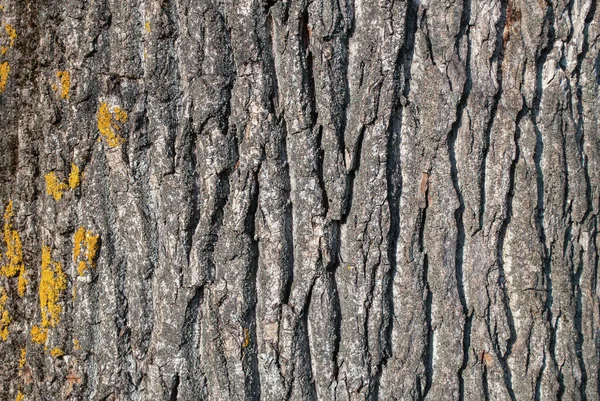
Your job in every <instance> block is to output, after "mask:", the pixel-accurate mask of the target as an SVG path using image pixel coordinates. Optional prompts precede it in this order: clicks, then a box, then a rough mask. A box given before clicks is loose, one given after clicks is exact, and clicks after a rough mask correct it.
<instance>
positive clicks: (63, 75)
mask: <svg viewBox="0 0 600 401" xmlns="http://www.w3.org/2000/svg"><path fill="white" fill-rule="evenodd" d="M56 76H57V77H58V79H60V86H61V92H60V98H61V99H68V98H69V91H70V90H71V74H69V71H58V72H57V73H56Z"/></svg>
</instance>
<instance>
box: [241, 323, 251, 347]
mask: <svg viewBox="0 0 600 401" xmlns="http://www.w3.org/2000/svg"><path fill="white" fill-rule="evenodd" d="M249 345H250V330H248V329H247V328H245V327H244V342H243V343H242V348H248V346H249Z"/></svg>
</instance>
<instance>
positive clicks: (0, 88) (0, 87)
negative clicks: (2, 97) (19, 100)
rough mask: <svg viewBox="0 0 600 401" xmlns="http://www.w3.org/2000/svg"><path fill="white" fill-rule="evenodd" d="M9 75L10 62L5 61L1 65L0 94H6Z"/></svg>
mask: <svg viewBox="0 0 600 401" xmlns="http://www.w3.org/2000/svg"><path fill="white" fill-rule="evenodd" d="M8 74H10V65H9V64H8V61H5V62H4V63H2V64H0V93H2V92H4V90H5V89H6V84H7V83H8Z"/></svg>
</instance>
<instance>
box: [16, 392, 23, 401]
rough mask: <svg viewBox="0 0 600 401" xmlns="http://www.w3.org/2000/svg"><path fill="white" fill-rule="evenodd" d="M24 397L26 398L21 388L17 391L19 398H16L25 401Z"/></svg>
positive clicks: (18, 400)
mask: <svg viewBox="0 0 600 401" xmlns="http://www.w3.org/2000/svg"><path fill="white" fill-rule="evenodd" d="M24 399H25V396H24V395H23V393H22V392H21V390H19V391H17V398H15V401H23V400H24Z"/></svg>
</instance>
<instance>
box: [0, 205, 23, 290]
mask: <svg viewBox="0 0 600 401" xmlns="http://www.w3.org/2000/svg"><path fill="white" fill-rule="evenodd" d="M3 218H4V229H3V239H4V244H5V246H6V253H5V254H4V258H5V259H6V261H7V263H5V264H2V265H1V267H0V276H6V277H9V278H10V277H14V276H16V275H17V274H18V275H19V279H18V282H17V291H18V293H19V296H20V297H22V296H23V295H25V290H26V289H27V283H28V281H27V277H26V271H25V264H24V263H23V247H22V244H21V236H20V235H19V232H18V231H17V230H15V229H14V228H13V225H12V218H13V203H12V201H10V202H8V206H6V210H5V211H4V217H3Z"/></svg>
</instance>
